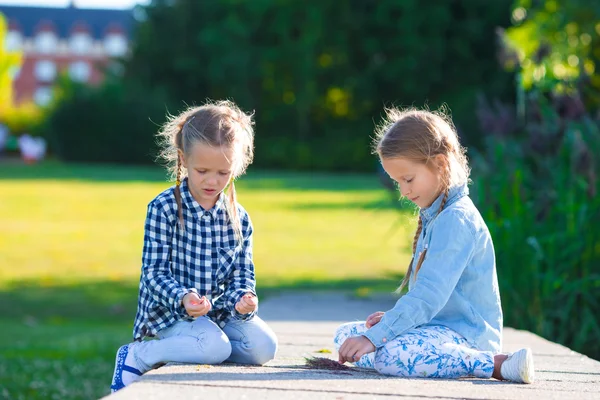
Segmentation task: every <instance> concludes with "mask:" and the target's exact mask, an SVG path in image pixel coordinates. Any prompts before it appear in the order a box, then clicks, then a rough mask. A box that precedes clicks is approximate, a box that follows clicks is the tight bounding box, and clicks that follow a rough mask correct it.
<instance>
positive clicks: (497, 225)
mask: <svg viewBox="0 0 600 400" xmlns="http://www.w3.org/2000/svg"><path fill="white" fill-rule="evenodd" d="M529 97H530V98H531V103H530V107H529V112H528V113H527V119H526V124H525V125H524V126H517V127H516V128H515V129H514V130H509V131H505V132H498V133H497V134H496V135H491V136H490V137H488V138H487V139H486V144H487V146H486V147H485V148H484V149H483V151H482V152H480V153H475V155H474V156H473V160H474V163H473V166H474V174H473V176H474V183H475V185H474V191H473V192H474V193H473V194H474V197H475V200H476V201H477V203H478V206H479V208H480V210H481V212H482V214H483V217H484V219H485V220H486V222H487V224H488V227H489V229H490V231H491V233H492V237H493V240H494V244H495V247H496V257H497V265H498V276H499V281H500V289H501V291H500V292H501V294H502V304H503V309H504V313H505V324H506V325H508V326H515V327H519V328H523V329H527V330H531V331H533V332H536V333H538V334H541V335H542V336H544V337H546V338H548V339H550V340H553V341H558V342H560V343H563V344H565V345H567V346H569V347H571V348H573V349H575V350H577V351H580V352H583V353H586V354H588V355H590V356H591V357H594V358H597V359H600V344H599V343H598V340H597V338H598V337H599V336H600V319H599V316H600V246H598V243H600V223H599V222H600V197H598V196H597V195H596V194H597V189H598V188H597V176H598V173H599V172H600V165H599V162H598V161H599V160H598V158H597V157H598V154H600V125H599V123H598V121H595V120H593V119H591V118H590V117H589V116H587V115H585V114H582V113H581V112H580V113H578V114H577V113H569V112H566V111H565V110H570V109H572V108H574V109H577V105H579V104H581V103H580V102H578V101H576V100H577V99H573V98H564V97H561V98H554V99H553V101H550V100H548V99H547V98H546V97H544V96H541V95H540V94H539V92H531V93H529ZM580 111H581V109H580ZM497 125H500V124H497Z"/></svg>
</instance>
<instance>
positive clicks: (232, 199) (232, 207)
mask: <svg viewBox="0 0 600 400" xmlns="http://www.w3.org/2000/svg"><path fill="white" fill-rule="evenodd" d="M226 209H227V214H228V216H229V220H230V221H231V226H232V227H233V231H234V233H235V237H236V239H237V242H238V244H239V245H243V239H244V238H243V236H242V223H241V221H240V216H239V214H238V212H237V196H236V192H235V184H234V183H233V179H232V180H231V183H229V188H228V189H227V206H226Z"/></svg>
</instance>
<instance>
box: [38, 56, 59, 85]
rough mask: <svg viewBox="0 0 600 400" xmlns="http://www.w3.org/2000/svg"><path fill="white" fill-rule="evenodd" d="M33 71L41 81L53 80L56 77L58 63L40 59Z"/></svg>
mask: <svg viewBox="0 0 600 400" xmlns="http://www.w3.org/2000/svg"><path fill="white" fill-rule="evenodd" d="M33 73H34V75H35V77H36V79H37V80H38V81H40V82H52V81H53V80H54V78H56V64H54V63H53V62H52V61H48V60H41V61H38V62H37V63H36V64H35V67H34V70H33Z"/></svg>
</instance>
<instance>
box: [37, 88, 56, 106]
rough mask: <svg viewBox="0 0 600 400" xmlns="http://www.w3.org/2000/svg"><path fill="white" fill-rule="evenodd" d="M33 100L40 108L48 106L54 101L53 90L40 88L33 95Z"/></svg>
mask: <svg viewBox="0 0 600 400" xmlns="http://www.w3.org/2000/svg"><path fill="white" fill-rule="evenodd" d="M33 100H34V101H35V102H36V104H37V105H39V106H47V105H48V104H50V102H51V101H52V89H50V88H49V87H39V88H37V89H36V91H35V93H34V94H33Z"/></svg>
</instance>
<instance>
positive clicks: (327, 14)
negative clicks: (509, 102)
mask: <svg viewBox="0 0 600 400" xmlns="http://www.w3.org/2000/svg"><path fill="white" fill-rule="evenodd" d="M509 4H510V1H509V0H502V1H494V2H481V1H478V0H460V1H454V2H451V3H448V2H447V1H445V0H433V1H430V2H428V3H427V5H426V6H424V5H423V4H422V3H421V2H417V1H401V2H399V1H396V0H382V1H377V2H366V1H362V0H353V1H347V2H339V1H334V0H325V1H309V2H299V1H289V0H280V1H275V2H274V1H266V0H258V1H251V2H250V1H249V2H240V1H238V0H226V1H220V2H202V1H191V0H182V1H177V2H172V1H168V0H155V1H153V2H152V3H151V4H150V5H149V6H147V7H143V8H141V9H140V10H142V11H143V14H144V21H143V22H142V23H141V24H140V26H139V28H138V31H137V35H136V41H135V45H134V48H133V52H132V59H131V60H130V61H129V62H128V63H127V64H126V77H127V80H128V81H135V82H138V83H139V84H140V86H142V87H159V88H162V89H163V90H164V93H166V94H167V97H168V98H170V99H173V100H175V101H177V102H180V101H184V102H185V103H188V104H194V103H196V104H198V103H201V102H202V101H203V100H204V99H205V98H231V99H233V100H234V101H236V102H237V103H239V104H240V105H241V106H242V108H244V109H248V110H253V109H254V110H256V121H257V138H256V164H257V165H260V166H269V167H282V168H296V169H311V168H318V169H330V170H335V169H338V170H359V169H362V170H365V169H366V170H373V167H374V164H375V161H374V159H373V157H372V156H371V155H370V154H369V141H370V139H369V136H370V135H371V134H372V132H373V121H374V120H379V119H380V115H381V113H382V109H383V106H384V105H391V104H397V105H412V104H415V105H423V104H424V103H429V104H431V105H432V106H433V107H435V106H437V105H440V104H441V103H443V102H447V103H449V105H450V106H451V108H452V109H453V110H454V112H455V116H456V118H457V121H458V122H459V125H461V126H462V127H469V126H470V125H472V122H473V121H474V120H475V117H474V115H473V113H472V109H473V106H474V93H476V92H477V91H478V90H479V87H480V85H482V84H486V86H487V88H486V89H487V90H488V91H489V92H491V93H495V94H501V93H503V92H504V91H505V90H506V89H505V88H506V87H507V86H509V85H507V83H508V80H507V79H508V78H509V76H510V75H508V74H504V73H503V72H502V71H501V69H500V67H499V66H498V65H497V63H496V61H495V48H494V46H491V45H490V43H493V42H494V40H495V36H494V35H495V34H494V28H495V27H496V26H498V25H500V26H506V25H507V24H508V23H509ZM466 71H468V72H466ZM172 104H173V103H172ZM179 104H180V103H179ZM171 111H172V112H173V111H177V110H171ZM467 131H468V130H467ZM474 139H476V138H474Z"/></svg>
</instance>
